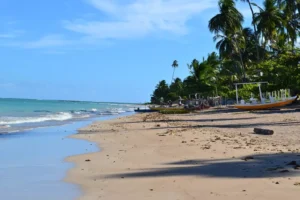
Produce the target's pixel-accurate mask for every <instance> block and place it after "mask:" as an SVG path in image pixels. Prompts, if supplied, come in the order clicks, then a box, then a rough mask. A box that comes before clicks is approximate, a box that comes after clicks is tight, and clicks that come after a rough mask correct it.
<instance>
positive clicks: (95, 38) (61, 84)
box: [0, 0, 257, 102]
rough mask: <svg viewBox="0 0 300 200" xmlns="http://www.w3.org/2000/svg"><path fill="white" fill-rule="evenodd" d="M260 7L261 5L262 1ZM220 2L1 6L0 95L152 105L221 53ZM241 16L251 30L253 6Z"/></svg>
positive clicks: (30, 0) (13, 0)
mask: <svg viewBox="0 0 300 200" xmlns="http://www.w3.org/2000/svg"><path fill="white" fill-rule="evenodd" d="M256 2H257V1H256ZM217 5H218V4H217V0H51V1H41V0H26V1H20V0H1V1H0V10H1V12H0V23H1V26H0V55H1V59H0V66H1V73H0V91H1V96H0V97H15V98H37V99H70V100H91V101H114V102H146V101H149V99H150V95H151V93H152V91H153V89H154V87H155V85H156V84H157V83H158V81H159V80H162V79H165V80H167V82H170V81H171V76H172V67H171V64H172V62H173V60H174V59H176V60H178V62H179V68H178V69H177V70H176V72H175V76H177V77H180V78H184V77H186V76H187V75H188V74H189V71H188V69H187V63H189V62H191V60H192V59H194V58H197V59H202V57H203V56H206V55H207V54H208V53H210V52H212V51H214V50H215V44H214V42H213V40H212V37H213V35H212V34H211V33H210V32H209V31H208V28H207V25H208V20H209V19H210V18H211V17H212V16H213V15H215V14H217V13H218V7H217ZM238 8H239V10H240V11H241V12H242V13H243V14H244V16H245V19H246V22H245V23H246V24H249V19H250V17H251V15H250V14H251V13H250V11H249V9H248V7H247V4H245V3H238Z"/></svg>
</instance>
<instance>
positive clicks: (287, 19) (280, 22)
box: [151, 0, 300, 103]
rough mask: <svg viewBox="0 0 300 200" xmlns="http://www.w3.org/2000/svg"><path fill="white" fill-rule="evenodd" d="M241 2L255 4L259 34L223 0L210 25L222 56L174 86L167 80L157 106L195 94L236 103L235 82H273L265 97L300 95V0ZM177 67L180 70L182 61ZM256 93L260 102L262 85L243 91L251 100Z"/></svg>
mask: <svg viewBox="0 0 300 200" xmlns="http://www.w3.org/2000/svg"><path fill="white" fill-rule="evenodd" d="M236 1H238V0H236ZM240 1H242V2H245V3H247V4H248V5H249V9H250V11H251V13H252V25H253V30H252V28H249V27H242V23H243V15H242V14H241V13H240V12H239V11H238V9H237V8H236V7H235V1H234V0H219V13H218V14H217V15H216V16H214V17H212V19H211V20H210V21H209V23H208V24H209V25H208V28H209V30H210V31H211V32H212V33H213V34H215V35H214V38H213V39H214V40H215V42H216V48H217V50H218V54H219V55H217V54H216V53H215V52H213V53H211V54H209V55H208V56H207V58H203V59H201V60H197V59H194V60H192V61H191V63H190V64H188V65H187V66H188V69H189V71H190V74H189V76H187V77H186V78H184V79H183V80H180V79H178V78H177V79H175V80H173V77H172V82H171V84H170V86H168V85H167V84H166V82H165V81H161V82H160V83H159V84H158V85H157V86H156V89H155V91H154V92H153V95H152V101H151V102H152V103H158V102H159V99H160V98H161V97H163V98H164V100H165V102H167V101H168V100H172V101H175V100H178V98H179V96H180V97H182V98H183V99H187V98H188V97H189V95H194V94H195V93H200V95H201V96H217V95H219V96H223V97H226V98H234V99H235V95H236V94H235V87H234V83H236V82H245V81H247V82H256V81H267V82H268V83H269V84H268V85H266V86H265V85H264V86H262V91H263V92H267V91H268V92H271V91H276V90H277V91H278V90H280V89H285V88H289V89H291V90H292V91H293V93H300V49H299V48H297V47H296V45H295V44H296V41H297V38H298V37H299V36H300V0H264V1H263V5H262V6H261V7H260V6H258V5H257V4H255V3H254V1H253V0H240ZM253 7H256V9H254V8H253ZM172 67H173V68H174V70H175V68H176V67H178V62H177V60H174V61H173V64H172ZM173 75H174V71H173ZM251 93H252V94H253V95H255V97H258V88H257V86H255V85H247V86H246V85H244V86H243V87H242V86H240V87H239V97H242V98H243V99H249V98H250V95H251Z"/></svg>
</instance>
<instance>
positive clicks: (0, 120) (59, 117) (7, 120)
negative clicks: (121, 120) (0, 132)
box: [0, 112, 73, 125]
mask: <svg viewBox="0 0 300 200" xmlns="http://www.w3.org/2000/svg"><path fill="white" fill-rule="evenodd" d="M72 118H73V115H72V114H70V113H65V112H60V113H57V114H51V115H44V116H36V117H0V125H12V124H24V123H38V122H45V121H65V120H69V119H72Z"/></svg>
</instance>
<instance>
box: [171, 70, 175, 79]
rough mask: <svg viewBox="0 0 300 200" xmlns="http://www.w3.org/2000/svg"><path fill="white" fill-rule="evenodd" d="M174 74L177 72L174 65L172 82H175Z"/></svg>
mask: <svg viewBox="0 0 300 200" xmlns="http://www.w3.org/2000/svg"><path fill="white" fill-rule="evenodd" d="M174 74H175V67H174V69H173V75H172V80H171V83H172V82H173V80H174Z"/></svg>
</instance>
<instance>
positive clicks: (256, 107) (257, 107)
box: [234, 96, 297, 110]
mask: <svg viewBox="0 0 300 200" xmlns="http://www.w3.org/2000/svg"><path fill="white" fill-rule="evenodd" d="M296 98H297V96H295V97H292V98H289V99H287V100H284V101H278V102H274V103H266V104H255V105H234V107H235V108H237V109H241V110H265V109H270V108H276V107H282V106H285V105H288V104H291V103H292V102H293V101H294V100H295V99H296Z"/></svg>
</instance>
